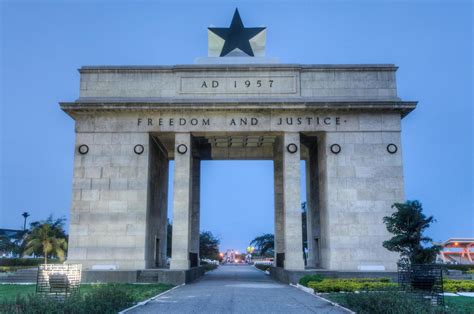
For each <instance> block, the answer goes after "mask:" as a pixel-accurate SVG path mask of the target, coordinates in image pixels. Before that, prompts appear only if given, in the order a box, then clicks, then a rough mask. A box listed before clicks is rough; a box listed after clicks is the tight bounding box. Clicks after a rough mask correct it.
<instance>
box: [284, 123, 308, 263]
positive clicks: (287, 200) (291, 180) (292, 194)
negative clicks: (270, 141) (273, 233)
mask: <svg viewBox="0 0 474 314" xmlns="http://www.w3.org/2000/svg"><path fill="white" fill-rule="evenodd" d="M295 146H296V151H294V148H295ZM300 151H301V147H300V134H299V133H298V132H285V133H284V134H283V147H282V156H283V210H284V219H285V221H284V233H285V241H284V242H285V263H284V268H285V269H288V270H304V259H303V237H302V231H303V230H302V220H301V195H300V180H301V179H300V159H301V158H300V155H301V154H300Z"/></svg>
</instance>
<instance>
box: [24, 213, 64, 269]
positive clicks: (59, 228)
mask: <svg viewBox="0 0 474 314" xmlns="http://www.w3.org/2000/svg"><path fill="white" fill-rule="evenodd" d="M64 222H65V219H64V218H58V219H53V216H49V217H48V219H47V220H45V221H37V222H33V223H31V228H30V232H28V234H27V235H26V238H25V241H24V243H25V246H24V250H23V254H26V255H29V254H35V255H38V256H44V263H45V264H47V263H48V256H51V257H58V258H59V259H60V260H61V261H63V260H64V258H65V256H66V252H67V235H66V233H65V231H64Z"/></svg>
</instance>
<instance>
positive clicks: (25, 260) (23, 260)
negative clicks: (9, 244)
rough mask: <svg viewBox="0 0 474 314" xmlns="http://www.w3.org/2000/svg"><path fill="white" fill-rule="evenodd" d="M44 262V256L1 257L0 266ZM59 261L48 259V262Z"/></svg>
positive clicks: (57, 261)
mask: <svg viewBox="0 0 474 314" xmlns="http://www.w3.org/2000/svg"><path fill="white" fill-rule="evenodd" d="M43 263H44V259H43V258H0V266H38V265H39V264H43ZM58 263H60V261H59V260H58V259H48V264H58Z"/></svg>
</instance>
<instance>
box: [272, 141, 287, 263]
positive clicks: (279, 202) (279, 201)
mask: <svg viewBox="0 0 474 314" xmlns="http://www.w3.org/2000/svg"><path fill="white" fill-rule="evenodd" d="M273 175H274V181H273V183H274V189H273V194H274V196H275V258H274V266H281V265H277V254H281V253H285V229H284V222H285V217H284V213H283V158H282V140H281V139H280V138H278V137H277V138H276V141H275V146H274V159H273Z"/></svg>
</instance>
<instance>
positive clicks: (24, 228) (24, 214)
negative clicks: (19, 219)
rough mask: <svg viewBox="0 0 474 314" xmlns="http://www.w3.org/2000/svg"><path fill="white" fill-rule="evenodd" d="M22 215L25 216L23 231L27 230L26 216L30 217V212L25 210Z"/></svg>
mask: <svg viewBox="0 0 474 314" xmlns="http://www.w3.org/2000/svg"><path fill="white" fill-rule="evenodd" d="M21 215H22V216H23V218H25V221H24V222H23V231H25V230H26V218H28V217H29V216H30V214H29V213H28V212H24V213H23V214H21Z"/></svg>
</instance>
